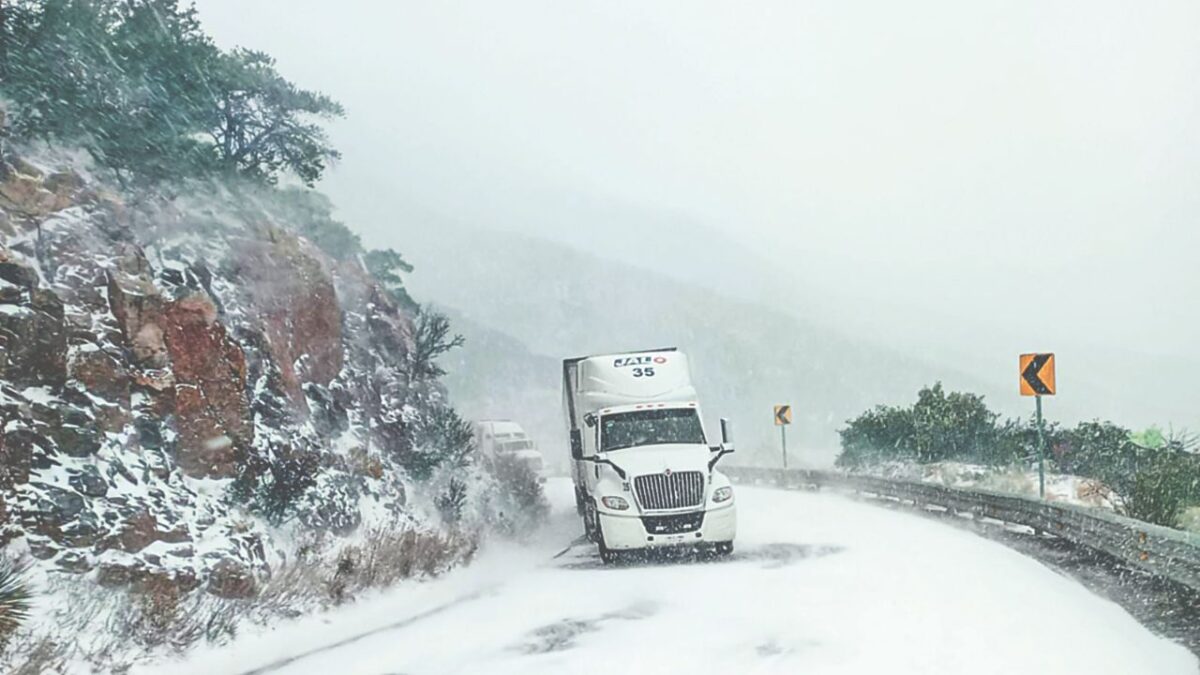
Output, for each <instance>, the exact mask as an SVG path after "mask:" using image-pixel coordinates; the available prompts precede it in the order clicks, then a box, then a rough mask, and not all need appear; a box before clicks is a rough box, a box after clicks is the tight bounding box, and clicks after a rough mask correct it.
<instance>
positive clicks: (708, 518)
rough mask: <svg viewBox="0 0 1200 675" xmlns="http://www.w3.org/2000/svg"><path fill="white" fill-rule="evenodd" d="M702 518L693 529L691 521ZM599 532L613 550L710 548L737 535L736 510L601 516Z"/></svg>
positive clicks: (726, 507)
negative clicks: (661, 514) (672, 547)
mask: <svg viewBox="0 0 1200 675" xmlns="http://www.w3.org/2000/svg"><path fill="white" fill-rule="evenodd" d="M701 515H702V516H703V521H702V522H701V523H700V524H699V527H694V525H695V522H694V520H695V519H697V518H698V517H699V516H701ZM689 521H691V522H689ZM600 529H601V531H602V532H603V534H604V543H605V545H606V546H608V548H610V549H615V550H629V549H639V548H659V547H664V546H697V545H701V544H705V545H711V544H716V543H719V542H729V541H733V538H734V537H735V536H736V535H737V508H736V507H735V506H734V505H733V504H730V505H728V506H721V507H718V508H715V509H709V510H708V511H695V512H692V513H683V514H677V515H672V516H644V517H643V516H638V515H628V516H626V515H620V516H618V515H614V514H611V513H601V514H600Z"/></svg>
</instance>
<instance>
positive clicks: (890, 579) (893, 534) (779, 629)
mask: <svg viewBox="0 0 1200 675" xmlns="http://www.w3.org/2000/svg"><path fill="white" fill-rule="evenodd" d="M550 487H551V491H552V492H553V493H554V494H553V496H554V497H555V498H556V499H555V501H556V502H557V503H558V509H559V510H558V513H557V515H556V519H555V523H554V525H553V526H552V527H551V528H549V529H548V532H547V533H546V535H545V536H544V537H543V538H542V539H541V540H540V541H539V543H537V544H534V545H530V546H528V547H525V548H523V549H511V548H496V549H493V550H490V551H487V552H485V553H484V555H483V556H482V557H481V558H480V559H479V560H478V561H477V562H476V563H475V564H474V565H472V566H471V567H469V568H467V569H463V570H460V571H458V572H455V573H454V574H451V575H450V576H448V577H445V578H443V579H441V580H438V581H434V582H429V583H425V584H414V585H411V586H409V587H405V588H401V589H398V590H397V591H394V592H391V593H388V594H385V595H381V596H379V597H376V598H373V599H370V600H366V601H362V602H359V603H358V604H356V605H354V606H352V607H348V608H345V609H343V610H340V611H337V612H334V613H331V614H328V615H325V616H323V617H315V618H307V619H303V620H300V621H297V622H294V623H289V624H284V625H280V626H278V627H277V629H276V630H275V631H273V632H269V633H266V634H259V635H247V636H244V637H243V639H242V640H240V641H239V642H238V643H235V644H234V645H231V646H229V647H226V648H222V649H216V650H212V651H208V652H201V653H198V654H194V655H193V656H192V657H191V658H189V659H188V660H187V661H186V662H184V663H171V664H164V665H162V666H159V667H158V668H157V669H156V668H147V669H144V670H142V671H139V672H144V673H163V674H164V675H165V674H167V673H171V674H172V675H182V674H183V673H197V674H199V673H217V672H219V673H237V672H246V671H252V670H255V669H260V668H263V669H264V670H263V671H262V672H278V673H281V674H283V675H310V674H311V675H328V673H346V674H350V673H364V674H370V675H379V674H381V673H405V674H407V675H435V674H446V675H450V674H454V673H501V674H503V673H513V674H517V673H519V674H521V675H536V674H538V673H555V674H558V673H597V674H601V673H602V674H604V675H611V674H612V673H617V672H620V673H688V674H689V675H694V674H696V673H722V674H728V673H801V672H802V673H807V674H813V675H815V674H833V673H837V674H843V673H845V674H849V673H856V674H857V673H861V674H864V675H867V674H870V675H876V674H887V675H902V674H907V673H913V674H921V675H937V674H940V673H946V674H951V673H953V674H958V673H972V675H985V674H988V673H997V674H1000V673H1005V674H1008V673H1054V674H1056V675H1066V674H1071V673H1079V674H1081V675H1104V674H1109V673H1111V674H1112V675H1136V674H1139V673H1145V674H1146V675H1174V674H1177V673H1178V674H1180V675H1183V674H1188V675H1194V674H1195V673H1198V672H1200V663H1198V662H1197V659H1196V657H1194V656H1193V655H1192V654H1191V653H1190V652H1188V651H1187V650H1185V649H1184V648H1182V647H1180V646H1178V645H1176V644H1174V643H1171V642H1169V641H1167V640H1164V639H1161V638H1158V637H1156V636H1154V635H1153V634H1151V633H1150V632H1149V631H1148V630H1146V629H1145V628H1143V627H1142V626H1141V625H1139V624H1138V623H1137V622H1136V621H1134V619H1133V618H1132V617H1130V616H1129V615H1128V614H1127V613H1126V612H1125V611H1124V610H1122V609H1121V608H1120V607H1118V606H1116V605H1114V604H1112V603H1110V602H1108V601H1105V600H1102V599H1100V598H1098V597H1096V596H1094V595H1092V594H1090V593H1089V592H1088V591H1086V590H1085V589H1084V588H1083V587H1082V586H1080V585H1079V584H1077V583H1076V582H1074V581H1073V580H1071V579H1068V578H1066V577H1064V576H1062V575H1060V574H1058V573H1056V572H1054V571H1052V570H1050V569H1048V568H1046V567H1044V566H1043V565H1041V564H1040V563H1038V562H1035V561H1033V560H1031V559H1029V558H1025V557H1023V556H1021V555H1020V554H1018V553H1016V552H1014V551H1011V550H1009V549H1007V548H1005V547H1003V546H1001V545H999V544H997V543H994V542H992V541H989V540H986V539H983V538H980V537H978V536H976V535H973V534H970V533H968V532H965V531H962V530H959V529H956V528H953V527H948V526H946V525H944V524H939V523H937V522H935V521H932V520H928V519H923V518H921V517H920V516H916V515H912V514H906V513H898V512H895V511H890V510H886V509H880V508H877V507H873V506H870V505H867V504H862V503H858V502H854V501H851V500H849V499H846V498H843V497H839V496H835V495H827V494H812V493H803V492H785V491H774V490H767V489H753V488H740V489H739V491H738V495H737V498H738V500H739V518H740V527H741V532H740V534H739V537H738V541H737V545H738V552H737V553H735V554H734V556H733V558H732V559H730V560H727V561H717V562H696V561H692V562H658V563H648V564H637V565H629V566H624V567H618V568H604V567H602V566H601V565H600V564H599V561H598V560H597V558H596V556H595V553H594V551H593V550H592V549H591V548H590V547H583V546H580V547H577V548H575V549H572V550H571V552H569V553H568V554H567V555H565V556H562V557H561V558H558V559H552V555H553V553H554V552H555V549H556V548H557V549H561V548H562V547H563V546H564V545H565V543H566V541H567V540H569V539H570V538H571V537H573V536H574V534H575V531H576V530H577V529H578V526H577V525H576V524H575V523H574V520H573V517H574V516H573V513H569V512H568V509H569V507H570V504H569V499H570V493H569V487H568V484H566V483H565V482H563V481H561V480H555V481H552V482H551V483H550ZM338 643H341V644H340V645H338ZM288 659H293V660H290V661H288ZM285 661H286V662H285Z"/></svg>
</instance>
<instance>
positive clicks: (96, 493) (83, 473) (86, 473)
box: [67, 464, 108, 497]
mask: <svg viewBox="0 0 1200 675" xmlns="http://www.w3.org/2000/svg"><path fill="white" fill-rule="evenodd" d="M67 483H68V484H70V486H71V487H72V488H74V490H75V491H76V492H78V493H79V494H81V495H84V496H85V497H103V496H104V495H106V494H108V481H106V480H104V478H103V477H102V476H101V475H100V470H99V469H97V468H96V465H94V464H88V465H87V466H85V467H83V469H81V470H79V471H73V470H72V471H69V472H68V478H67Z"/></svg>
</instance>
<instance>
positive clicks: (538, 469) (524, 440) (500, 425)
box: [474, 420, 546, 483]
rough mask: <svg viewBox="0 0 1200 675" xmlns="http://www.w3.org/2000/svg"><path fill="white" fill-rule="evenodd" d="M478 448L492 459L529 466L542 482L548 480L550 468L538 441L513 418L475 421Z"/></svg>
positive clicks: (531, 471)
mask: <svg viewBox="0 0 1200 675" xmlns="http://www.w3.org/2000/svg"><path fill="white" fill-rule="evenodd" d="M474 431H475V447H477V448H479V452H480V453H482V454H483V457H484V458H485V459H486V460H487V461H490V462H496V461H510V462H514V463H517V464H521V465H523V466H525V467H527V468H528V470H529V472H530V474H531V475H533V476H535V477H536V478H537V480H538V482H539V483H544V482H546V467H545V462H544V461H543V459H542V453H541V451H539V450H538V447H537V443H536V442H535V441H534V440H533V439H532V438H530V437H529V434H527V433H525V429H523V428H522V427H521V425H520V424H518V423H516V422H513V421H512V420H480V421H478V422H476V423H475V424H474Z"/></svg>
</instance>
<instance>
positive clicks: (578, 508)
mask: <svg viewBox="0 0 1200 675" xmlns="http://www.w3.org/2000/svg"><path fill="white" fill-rule="evenodd" d="M586 503H587V502H586V501H585V500H584V499H583V491H582V490H580V489H579V488H575V513H577V514H579V515H580V516H583V515H584V514H586V513H587V509H586V507H585V506H584V504H586Z"/></svg>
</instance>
